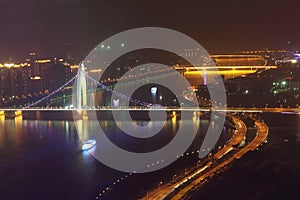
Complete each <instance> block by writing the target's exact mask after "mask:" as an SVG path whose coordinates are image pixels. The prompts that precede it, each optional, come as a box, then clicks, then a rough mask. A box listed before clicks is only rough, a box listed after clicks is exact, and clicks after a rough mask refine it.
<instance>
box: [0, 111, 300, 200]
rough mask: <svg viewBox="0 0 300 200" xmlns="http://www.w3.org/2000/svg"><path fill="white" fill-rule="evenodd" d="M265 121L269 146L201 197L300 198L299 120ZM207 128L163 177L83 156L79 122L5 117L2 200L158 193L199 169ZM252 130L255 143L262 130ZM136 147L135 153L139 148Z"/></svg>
mask: <svg viewBox="0 0 300 200" xmlns="http://www.w3.org/2000/svg"><path fill="white" fill-rule="evenodd" d="M262 118H263V119H264V120H265V121H266V123H267V124H268V125H269V126H270V135H269V139H268V143H267V144H266V145H264V146H263V148H261V149H260V150H259V151H255V152H252V153H249V154H247V155H246V156H245V157H243V158H242V159H240V160H238V161H236V162H234V163H233V164H232V166H231V167H230V168H229V169H228V170H227V171H225V172H224V173H223V174H221V175H219V176H218V177H216V178H214V180H213V181H211V182H209V183H208V184H207V185H206V186H205V187H203V188H202V189H201V190H200V191H199V192H198V193H197V195H196V196H195V198H194V199H208V198H210V199H299V193H298V186H299V185H300V117H299V116H298V115H280V114H276V115H270V114H268V115H264V116H262ZM102 123H103V126H105V127H107V130H109V132H110V134H111V135H110V137H111V138H112V139H114V140H115V142H116V143H119V144H120V146H122V145H124V146H126V141H127V140H126V139H124V138H123V137H122V134H120V132H118V130H117V129H116V128H115V127H114V125H113V123H111V122H110V121H103V122H102ZM138 123H144V122H138ZM189 123H191V125H192V124H193V123H199V121H193V120H191V121H190V122H189ZM207 125H208V121H206V120H201V126H200V127H201V128H200V130H199V132H198V135H197V137H196V139H195V142H194V143H193V144H192V146H191V148H190V149H189V150H188V152H189V155H188V156H187V155H185V156H184V157H183V158H180V159H179V160H178V161H176V162H175V163H174V164H172V165H170V166H168V167H166V168H164V169H162V170H159V171H157V172H152V173H147V174H134V175H129V174H127V173H122V172H118V171H116V170H113V169H110V168H108V167H106V166H104V165H103V164H101V163H100V162H99V161H97V160H96V159H94V158H93V157H92V156H91V155H89V154H88V153H83V152H81V150H80V148H81V141H80V139H79V137H78V134H77V131H76V129H75V126H74V123H73V122H72V121H53V120H52V121H36V120H22V119H18V118H17V119H12V120H4V119H3V118H1V119H0V199H1V200H2V199H3V200H6V199H7V200H14V199H25V200H27V199H28V200H29V199H30V200H35V199H36V200H40V199H43V200H48V199H49V200H50V199H51V200H52V199H56V200H60V199H62V200H69V199H70V200H71V199H72V200H74V199H75V200H77V199H78V200H86V199H95V198H96V197H97V196H98V197H100V196H99V194H100V193H102V194H103V191H105V192H104V195H102V196H101V199H137V198H138V197H140V196H143V195H145V193H146V191H147V190H150V189H153V188H157V187H158V183H159V182H160V181H163V182H165V181H167V180H170V179H172V177H173V176H174V175H175V174H180V173H183V171H184V169H185V168H187V167H188V166H191V165H193V164H195V162H196V160H197V156H196V155H194V154H191V152H193V151H196V150H198V149H199V144H201V141H202V140H203V137H204V133H205V132H206V130H207ZM177 126H178V122H177V121H175V122H174V121H173V122H172V121H168V123H167V124H166V126H165V133H164V134H163V137H162V138H160V139H156V140H155V141H154V143H155V144H156V146H157V147H159V146H162V145H164V144H166V143H167V142H168V141H169V140H170V139H171V138H172V135H174V134H175V133H176V127H177ZM249 130H250V137H253V133H255V131H256V130H255V129H253V128H252V129H249ZM251 133H252V134H251ZM230 134H231V131H230V130H227V129H224V133H223V135H222V136H221V138H220V141H219V144H222V143H223V142H224V141H226V140H227V138H228V137H229V136H230ZM129 145H130V144H129ZM149 145H151V143H150V144H149ZM131 148H133V150H134V147H132V145H131ZM136 148H139V146H138V145H137V146H136ZM146 149H148V148H146Z"/></svg>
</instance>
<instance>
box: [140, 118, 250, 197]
mask: <svg viewBox="0 0 300 200" xmlns="http://www.w3.org/2000/svg"><path fill="white" fill-rule="evenodd" d="M232 119H233V122H234V123H235V124H236V127H237V129H236V131H235V132H234V135H233V137H232V139H231V140H230V141H229V142H228V143H227V144H226V145H225V146H224V147H223V148H221V149H219V151H218V152H217V153H216V154H215V155H214V158H222V157H223V156H224V155H226V154H228V153H229V152H230V151H231V150H232V149H233V147H232V146H233V145H238V144H240V143H241V142H242V141H243V140H244V138H245V136H246V131H247V128H246V125H245V124H244V123H243V121H241V120H239V119H238V118H235V117H233V118H232ZM212 164H213V163H212V162H208V163H207V164H206V165H204V166H200V167H199V168H198V169H197V170H195V171H193V172H192V173H190V174H189V175H187V176H183V177H184V178H182V179H180V180H178V181H176V182H175V183H171V182H169V183H166V184H163V185H161V186H159V187H158V188H157V189H155V190H153V191H151V192H147V194H146V196H145V197H144V198H142V199H143V200H148V199H153V200H158V199H164V198H165V197H166V196H168V195H169V194H170V193H172V192H173V191H174V190H175V189H176V188H178V187H179V186H182V185H183V184H185V183H186V182H187V181H188V180H189V179H192V178H194V177H196V176H198V175H199V174H200V173H202V172H204V171H205V170H207V169H209V168H210V167H211V166H212Z"/></svg>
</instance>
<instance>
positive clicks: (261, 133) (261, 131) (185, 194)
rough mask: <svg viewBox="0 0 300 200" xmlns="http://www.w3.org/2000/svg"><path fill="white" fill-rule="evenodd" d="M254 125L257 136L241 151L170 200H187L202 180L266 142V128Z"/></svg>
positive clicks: (256, 122) (257, 123)
mask: <svg viewBox="0 0 300 200" xmlns="http://www.w3.org/2000/svg"><path fill="white" fill-rule="evenodd" d="M255 125H256V127H257V134H256V137H255V138H254V139H253V140H252V141H251V142H250V143H249V144H248V145H247V146H245V147H244V148H243V149H241V150H240V151H238V152H237V153H235V154H234V155H233V156H231V157H230V158H228V159H226V160H225V161H223V162H221V163H220V164H218V165H217V166H215V167H214V168H212V169H210V170H209V171H208V172H206V173H205V174H203V175H202V176H200V177H198V178H197V179H195V180H194V181H192V182H191V183H190V184H188V185H187V186H186V187H185V188H183V189H181V190H180V192H179V193H177V194H176V195H175V196H173V197H172V200H178V199H189V197H191V196H192V195H193V192H192V191H193V189H196V188H199V187H200V186H201V185H203V182H202V180H205V179H207V178H211V177H213V176H214V175H215V174H218V173H219V172H220V171H221V170H222V169H223V168H224V167H225V166H227V165H228V164H230V163H231V162H233V161H234V159H239V158H241V157H242V156H243V155H245V154H246V153H247V152H249V151H254V150H255V149H257V148H258V147H259V146H260V145H261V144H262V143H263V142H265V141H266V139H267V137H268V127H267V126H266V125H265V124H264V123H262V122H259V121H255Z"/></svg>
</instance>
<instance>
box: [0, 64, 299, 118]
mask: <svg viewBox="0 0 300 200" xmlns="http://www.w3.org/2000/svg"><path fill="white" fill-rule="evenodd" d="M156 78H157V77H156ZM88 81H90V84H94V85H96V86H97V88H98V89H99V90H102V91H106V92H108V93H110V94H114V95H116V96H118V97H120V98H121V99H126V100H128V101H130V102H133V103H134V105H135V106H117V107H116V106H111V105H98V106H95V105H93V104H92V103H90V105H89V101H90V102H91V98H93V97H94V96H93V95H92V93H91V92H89V91H88ZM74 82H75V84H76V85H75V84H74ZM72 84H73V86H74V87H76V92H75V94H74V92H73V93H72V94H71V95H70V94H69V95H66V94H62V95H61V96H58V94H59V93H61V92H62V91H64V89H65V88H66V87H68V86H70V85H72ZM91 96H93V97H91ZM72 98H76V101H75V102H76V105H73V104H72ZM62 99H63V100H64V105H57V103H56V105H55V106H53V105H51V102H52V103H53V102H55V101H60V102H61V101H62ZM88 99H90V100H89V101H88ZM49 102H50V103H49ZM113 110H115V111H143V112H145V111H146V112H147V111H165V112H171V113H173V115H176V113H180V112H193V113H194V115H195V113H197V112H212V111H218V112H242V113H243V112H251V113H263V112H274V113H277V112H280V113H287V114H299V113H300V108H299V107H298V108H228V107H224V106H222V107H220V108H219V107H217V106H214V107H210V106H202V107H201V106H200V107H195V106H191V107H187V106H185V107H180V106H159V107H153V106H152V104H151V103H148V102H144V101H141V100H139V99H135V98H132V97H129V96H126V95H123V94H122V93H120V92H118V91H116V90H114V88H113V86H112V85H105V84H103V83H101V82H100V81H98V80H95V79H93V78H92V77H91V76H89V75H88V74H87V73H86V72H85V68H84V65H83V64H80V67H79V69H78V73H77V74H76V75H75V76H74V77H73V78H71V79H70V80H69V81H67V82H66V83H65V84H63V85H62V86H60V87H59V88H57V89H56V90H54V91H52V92H51V93H49V94H47V95H45V96H43V97H41V98H40V99H38V100H36V101H34V102H31V103H27V104H25V105H24V106H22V107H14V108H0V116H7V117H16V116H22V113H23V112H35V111H36V112H37V111H40V112H41V111H47V112H62V111H63V112H68V111H70V112H74V111H77V112H82V111H84V112H90V111H113Z"/></svg>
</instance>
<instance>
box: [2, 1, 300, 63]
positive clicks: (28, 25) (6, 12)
mask: <svg viewBox="0 0 300 200" xmlns="http://www.w3.org/2000/svg"><path fill="white" fill-rule="evenodd" d="M299 20H300V1H298V0H294V1H291V0H284V1H275V0H273V1H264V0H250V1H249V0H239V1H237V0H224V1H217V0H205V1H204V0H195V1H183V0H181V1H178V0H174V1H169V0H160V1H142V0H119V1H111V0H110V1H108V0H107V1H103V0H0V61H6V60H8V59H9V57H12V58H13V59H14V60H16V61H20V60H22V59H24V58H26V57H27V55H28V53H29V52H30V51H35V52H37V53H38V55H39V56H40V57H52V56H62V57H66V54H67V52H69V53H70V54H71V56H72V57H73V58H74V59H75V61H79V60H82V59H84V58H85V56H86V55H87V54H88V53H89V52H90V51H91V49H93V48H94V47H95V46H96V45H97V44H98V43H100V42H101V41H102V40H104V39H106V38H108V37H110V36H112V35H114V34H116V33H119V32H121V31H125V30H127V29H131V28H137V27H143V26H159V27H166V28H171V29H175V30H178V31H180V32H182V33H185V34H187V35H189V36H191V37H192V38H194V39H196V40H197V41H198V42H199V43H200V44H201V45H202V46H203V47H204V48H206V49H207V50H208V51H209V52H210V53H222V52H224V53H226V52H229V51H234V50H243V49H261V48H269V49H274V48H276V49H279V48H294V47H300V25H299ZM289 41H290V44H288V42H289Z"/></svg>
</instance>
